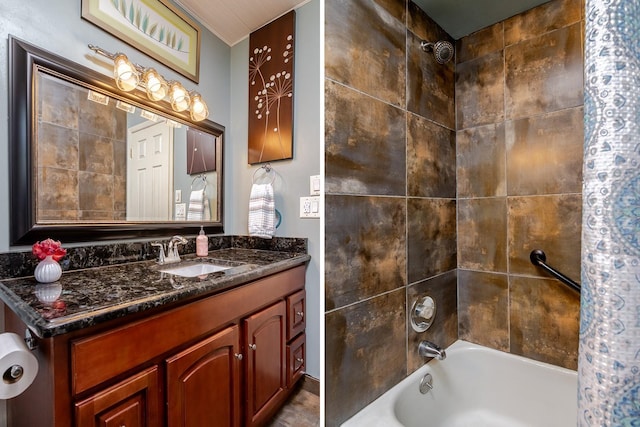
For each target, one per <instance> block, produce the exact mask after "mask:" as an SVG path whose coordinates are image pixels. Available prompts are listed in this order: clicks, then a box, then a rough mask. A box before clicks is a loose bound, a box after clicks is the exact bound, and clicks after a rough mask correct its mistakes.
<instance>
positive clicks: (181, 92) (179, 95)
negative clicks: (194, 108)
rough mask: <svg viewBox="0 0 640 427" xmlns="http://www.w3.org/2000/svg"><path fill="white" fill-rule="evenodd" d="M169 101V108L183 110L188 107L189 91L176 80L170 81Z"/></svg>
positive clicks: (189, 101) (189, 100)
mask: <svg viewBox="0 0 640 427" xmlns="http://www.w3.org/2000/svg"><path fill="white" fill-rule="evenodd" d="M169 102H171V108H173V110H174V111H178V112H180V111H184V110H186V109H187V108H189V104H190V103H191V98H190V97H189V92H187V90H186V89H185V88H184V86H182V85H181V84H180V83H178V82H171V83H170V84H169Z"/></svg>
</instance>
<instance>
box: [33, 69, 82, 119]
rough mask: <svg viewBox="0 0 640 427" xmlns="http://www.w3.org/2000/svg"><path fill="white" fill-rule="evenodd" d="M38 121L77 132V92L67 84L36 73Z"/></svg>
mask: <svg viewBox="0 0 640 427" xmlns="http://www.w3.org/2000/svg"><path fill="white" fill-rule="evenodd" d="M38 76H39V78H38V85H37V90H38V99H40V101H41V103H40V105H39V107H40V121H41V122H44V123H50V124H54V125H58V126H62V127H65V128H69V129H75V130H77V129H78V127H79V117H78V115H79V111H80V110H79V105H78V102H79V100H78V92H77V91H76V90H75V89H74V88H73V87H72V86H71V85H68V84H64V83H62V82H61V81H59V80H53V77H49V76H45V75H43V74H42V73H38Z"/></svg>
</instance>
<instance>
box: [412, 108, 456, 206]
mask: <svg viewBox="0 0 640 427" xmlns="http://www.w3.org/2000/svg"><path fill="white" fill-rule="evenodd" d="M455 136H456V135H455V132H454V131H452V130H449V129H447V128H444V127H442V126H439V125H438V124H436V123H433V122H431V121H429V120H426V119H424V118H422V117H420V116H416V115H414V114H410V113H408V114H407V193H408V195H409V196H417V197H448V198H455V197H456V138H455Z"/></svg>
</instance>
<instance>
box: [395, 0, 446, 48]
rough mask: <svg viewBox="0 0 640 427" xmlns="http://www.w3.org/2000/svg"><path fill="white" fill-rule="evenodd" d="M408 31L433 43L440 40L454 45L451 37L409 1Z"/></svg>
mask: <svg viewBox="0 0 640 427" xmlns="http://www.w3.org/2000/svg"><path fill="white" fill-rule="evenodd" d="M407 29H408V30H409V31H411V32H412V33H413V34H415V35H416V36H417V37H418V38H420V39H422V40H426V41H428V42H431V43H434V42H436V41H438V40H446V41H448V42H450V43H454V40H453V39H452V38H451V36H450V35H449V34H447V32H446V31H445V30H443V29H442V28H441V27H440V26H439V25H438V24H437V23H436V22H435V21H434V20H433V19H431V17H430V16H429V15H427V14H426V13H425V12H424V11H423V10H422V9H420V7H419V6H418V5H417V4H415V3H414V2H412V1H409V14H408V16H407Z"/></svg>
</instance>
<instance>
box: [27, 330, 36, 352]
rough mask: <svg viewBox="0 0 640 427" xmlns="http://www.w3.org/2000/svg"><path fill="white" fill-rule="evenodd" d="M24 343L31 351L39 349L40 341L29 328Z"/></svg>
mask: <svg viewBox="0 0 640 427" xmlns="http://www.w3.org/2000/svg"><path fill="white" fill-rule="evenodd" d="M24 342H25V344H26V345H27V348H28V349H29V350H31V351H33V350H35V349H36V348H38V340H37V339H36V337H34V336H33V334H32V333H31V331H30V330H29V329H28V328H27V329H25V330H24Z"/></svg>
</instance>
